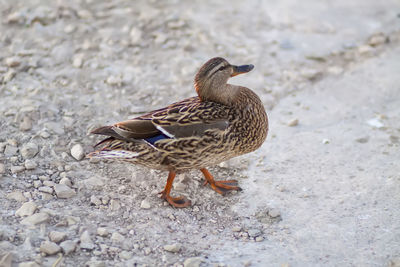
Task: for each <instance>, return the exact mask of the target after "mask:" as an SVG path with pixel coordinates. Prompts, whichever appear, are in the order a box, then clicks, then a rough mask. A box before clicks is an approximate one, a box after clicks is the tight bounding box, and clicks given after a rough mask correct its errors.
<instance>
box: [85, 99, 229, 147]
mask: <svg viewBox="0 0 400 267" xmlns="http://www.w3.org/2000/svg"><path fill="white" fill-rule="evenodd" d="M228 125H229V122H228V107H226V106H224V105H221V104H218V103H214V102H201V101H200V99H199V98H198V97H192V98H188V99H185V100H183V101H180V102H177V103H174V104H172V105H169V106H168V107H165V108H162V109H158V110H155V111H152V112H150V113H147V114H145V115H142V116H140V117H136V118H133V119H130V120H126V121H122V122H118V123H116V124H114V125H111V126H103V127H100V128H98V129H96V130H94V131H92V133H93V134H101V135H106V136H110V138H111V139H110V138H108V139H106V140H103V141H109V140H114V139H120V140H125V141H131V142H132V141H143V140H145V141H147V142H150V143H152V144H154V143H155V142H156V141H158V140H161V139H166V138H174V139H177V138H183V137H189V136H202V135H203V134H204V133H205V132H206V131H210V130H217V131H223V130H225V129H226V128H227V127H228ZM103 141H102V142H101V143H103Z"/></svg>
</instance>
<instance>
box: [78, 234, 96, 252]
mask: <svg viewBox="0 0 400 267" xmlns="http://www.w3.org/2000/svg"><path fill="white" fill-rule="evenodd" d="M80 240H81V244H80V246H81V248H84V249H89V250H92V249H94V247H95V245H94V244H93V241H92V239H91V238H90V234H89V232H88V231H84V232H83V233H82V235H81V237H80Z"/></svg>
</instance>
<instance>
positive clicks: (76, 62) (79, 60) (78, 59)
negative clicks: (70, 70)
mask: <svg viewBox="0 0 400 267" xmlns="http://www.w3.org/2000/svg"><path fill="white" fill-rule="evenodd" d="M72 65H73V66H74V67H75V68H80V67H82V65H83V55H82V54H76V55H75V56H74V58H73V59H72Z"/></svg>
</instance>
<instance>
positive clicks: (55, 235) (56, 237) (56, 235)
mask: <svg viewBox="0 0 400 267" xmlns="http://www.w3.org/2000/svg"><path fill="white" fill-rule="evenodd" d="M66 237H67V234H66V233H64V232H58V231H51V232H50V233H49V239H50V241H52V242H55V243H59V242H61V241H63V240H64V239H65V238H66Z"/></svg>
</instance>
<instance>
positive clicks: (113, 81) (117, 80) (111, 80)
mask: <svg viewBox="0 0 400 267" xmlns="http://www.w3.org/2000/svg"><path fill="white" fill-rule="evenodd" d="M106 82H107V83H108V84H109V85H118V86H121V85H122V78H121V77H120V76H114V75H111V76H109V77H108V78H107V80H106Z"/></svg>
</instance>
